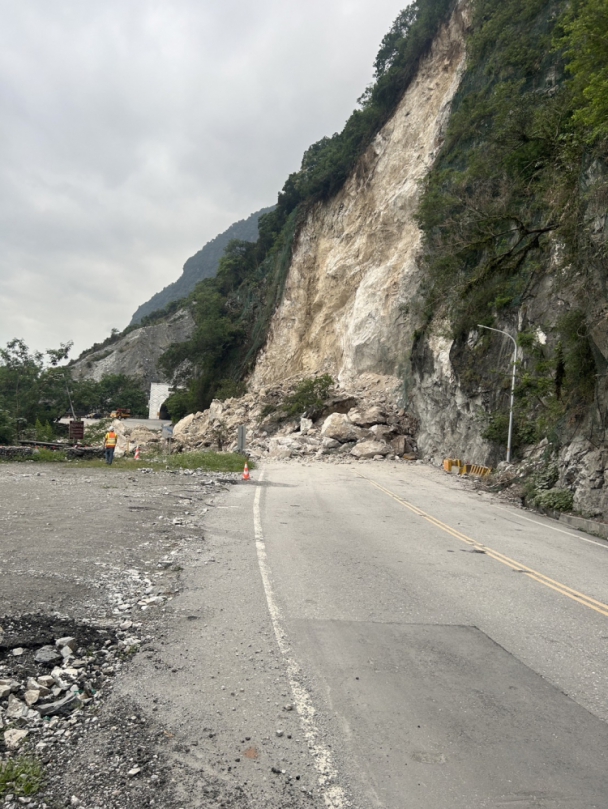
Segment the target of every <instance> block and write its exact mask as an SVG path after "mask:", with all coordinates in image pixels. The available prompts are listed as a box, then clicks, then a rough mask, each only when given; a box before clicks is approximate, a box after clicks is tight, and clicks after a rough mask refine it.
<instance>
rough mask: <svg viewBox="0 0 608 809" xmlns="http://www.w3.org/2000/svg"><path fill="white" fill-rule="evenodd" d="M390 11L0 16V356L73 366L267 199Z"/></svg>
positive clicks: (27, 6)
mask: <svg viewBox="0 0 608 809" xmlns="http://www.w3.org/2000/svg"><path fill="white" fill-rule="evenodd" d="M403 5H405V0H374V2H371V1H370V0H307V1H306V2H303V0H258V2H256V3H252V2H245V0H222V2H219V0H172V1H171V2H167V1H166V0H104V2H103V3H83V2H82V0H27V1H26V2H20V3H15V2H14V0H0V121H1V124H0V154H1V158H0V313H1V315H0V344H4V343H5V342H6V341H7V340H8V339H10V338H12V337H15V336H19V337H23V338H24V339H25V340H26V342H28V344H29V345H30V346H31V347H34V348H38V349H41V350H43V349H45V348H50V347H52V346H55V345H58V344H59V342H65V341H67V340H69V339H73V340H75V343H76V346H75V349H76V351H80V350H82V349H83V348H86V347H87V346H88V345H90V344H91V343H93V342H94V341H96V340H100V339H103V338H104V337H105V336H107V334H108V333H109V330H110V328H112V327H114V326H116V327H118V328H122V327H124V326H125V325H126V323H127V322H128V320H129V318H130V316H131V314H132V313H133V311H134V310H135V308H136V307H137V306H138V305H139V304H140V303H142V302H143V301H144V300H147V299H148V298H149V297H150V296H151V295H152V294H153V293H154V292H157V291H158V290H159V289H161V288H162V287H163V286H165V285H166V284H167V283H169V282H171V281H173V280H175V278H177V276H178V275H179V274H180V272H181V266H182V264H183V263H184V261H185V260H186V258H188V256H190V255H192V254H193V253H194V252H196V250H198V249H199V248H200V247H202V245H203V244H204V243H205V242H207V241H208V240H209V239H211V238H213V237H214V236H215V235H216V234H217V233H219V232H220V231H222V230H224V229H225V228H226V227H228V225H230V224H231V223H232V222H233V221H235V220H237V219H241V218H243V217H245V216H247V215H248V214H249V213H251V212H252V211H254V210H256V209H258V208H260V207H262V206H264V205H268V204H270V203H272V202H274V201H275V199H276V195H277V192H278V191H279V189H280V187H281V185H282V183H283V181H284V180H285V178H286V177H287V175H288V174H289V172H291V171H294V170H296V169H297V168H298V166H299V162H300V159H301V156H302V153H303V151H304V149H305V148H307V147H308V146H309V145H310V144H311V143H313V142H314V141H316V140H318V139H319V138H320V137H322V136H323V135H327V134H332V133H333V132H334V131H336V130H338V129H340V128H341V127H342V125H343V123H344V121H345V120H346V118H347V117H348V115H349V114H350V112H351V111H352V109H353V108H354V105H355V102H356V99H357V97H358V96H359V95H360V94H361V92H362V91H363V89H364V88H365V86H366V84H368V83H369V81H370V80H371V75H372V62H373V59H374V56H375V54H376V51H377V48H378V44H379V42H380V40H381V38H382V36H383V35H384V33H385V32H386V31H387V30H388V27H389V25H390V23H391V22H392V20H393V19H394V18H395V16H396V15H397V13H398V12H399V10H400V9H401V8H402V6H403Z"/></svg>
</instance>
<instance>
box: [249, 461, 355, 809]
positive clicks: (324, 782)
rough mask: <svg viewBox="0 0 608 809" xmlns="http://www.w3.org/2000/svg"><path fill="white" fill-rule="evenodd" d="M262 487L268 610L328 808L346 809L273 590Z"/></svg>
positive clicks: (257, 523) (259, 537)
mask: <svg viewBox="0 0 608 809" xmlns="http://www.w3.org/2000/svg"><path fill="white" fill-rule="evenodd" d="M263 477H264V472H262V473H261V474H260V476H259V478H258V481H259V482H260V483H261V482H262V480H263ZM261 494H262V487H261V486H258V488H257V489H256V492H255V497H254V500H253V529H254V534H255V547H256V551H257V556H258V566H259V568H260V574H261V576H262V583H263V585H264V592H265V593H266V602H267V604H268V612H269V613H270V619H271V621H272V626H273V629H274V634H275V636H276V639H277V644H278V647H279V649H280V651H281V654H282V655H283V658H284V660H285V664H286V668H287V677H288V679H289V685H290V687H291V691H292V694H293V699H294V705H295V708H296V711H297V712H298V715H299V717H300V723H301V725H302V729H303V731H304V736H305V738H306V741H307V743H308V749H309V750H310V753H311V755H312V757H313V760H314V764H315V768H316V770H317V772H318V774H319V776H318V783H319V787H320V789H321V793H322V795H323V799H324V801H325V805H326V806H327V807H328V809H345V807H348V806H350V802H349V801H348V800H347V798H346V795H345V793H344V790H343V789H342V787H340V786H338V784H337V783H336V780H337V777H338V771H337V769H336V766H335V764H334V760H333V755H332V753H331V751H330V750H329V749H328V748H327V747H325V745H324V744H323V743H322V741H320V734H319V729H318V728H317V726H316V723H315V713H316V711H315V708H314V705H313V703H312V698H311V696H310V694H309V693H308V691H307V689H306V687H305V686H304V684H303V683H302V672H301V669H300V666H299V665H298V663H297V661H296V659H295V658H294V656H293V655H292V653H291V647H290V645H289V640H288V638H287V634H286V632H285V630H284V629H283V618H282V615H281V611H280V609H279V607H278V605H277V602H276V600H275V597H274V592H273V589H272V582H271V576H270V568H269V565H268V558H267V556H266V545H265V542H264V534H263V532H262V519H261V516H260V497H261Z"/></svg>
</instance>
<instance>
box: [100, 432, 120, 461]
mask: <svg viewBox="0 0 608 809" xmlns="http://www.w3.org/2000/svg"><path fill="white" fill-rule="evenodd" d="M117 441H118V436H117V435H116V433H115V432H114V429H113V428H112V427H110V429H109V430H108V432H107V433H106V436H105V438H104V440H103V447H104V450H105V455H106V463H107V464H110V465H111V464H112V461H113V460H114V450H115V449H116V442H117Z"/></svg>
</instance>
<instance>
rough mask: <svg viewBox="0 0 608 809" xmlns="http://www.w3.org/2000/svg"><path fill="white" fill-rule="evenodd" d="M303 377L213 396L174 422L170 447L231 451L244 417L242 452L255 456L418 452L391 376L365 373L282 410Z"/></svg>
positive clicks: (343, 457) (412, 424)
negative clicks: (320, 397) (300, 408)
mask: <svg viewBox="0 0 608 809" xmlns="http://www.w3.org/2000/svg"><path fill="white" fill-rule="evenodd" d="M306 381H307V380H302V379H292V380H289V381H287V382H284V383H282V384H279V385H274V386H270V387H267V388H262V389H259V390H257V391H254V392H251V393H247V394H245V396H242V397H240V398H234V399H226V400H224V401H219V400H214V401H213V402H212V403H211V406H210V407H209V409H208V410H205V411H203V412H201V413H194V414H190V415H188V416H186V417H185V418H184V419H182V420H181V421H179V422H178V423H177V424H176V425H175V428H174V431H173V438H174V441H175V446H176V449H177V450H178V451H192V450H201V449H212V450H220V451H221V450H224V449H226V450H229V451H234V450H236V449H237V432H238V427H239V426H240V425H244V426H245V427H246V434H247V453H248V454H249V455H250V456H251V457H253V458H255V459H256V460H260V459H264V458H274V459H278V460H285V459H288V458H302V457H308V458H315V459H319V460H322V461H329V460H331V461H335V462H340V461H342V462H344V461H347V460H348V461H352V460H353V459H356V460H359V459H370V458H376V459H381V458H389V459H394V458H405V459H406V460H415V459H416V458H417V457H418V454H417V446H416V438H415V434H416V429H417V422H416V419H415V418H413V417H412V416H411V415H410V414H408V413H406V411H405V410H404V409H403V408H402V407H400V406H399V404H398V393H397V390H396V389H395V386H394V380H393V378H392V377H379V376H376V375H371V374H369V375H366V376H364V377H362V378H361V379H360V381H359V384H358V385H357V387H354V386H353V387H349V388H342V387H339V386H336V387H335V388H334V389H332V390H331V391H328V394H327V398H326V400H325V401H324V402H323V403H322V404H316V405H315V407H313V408H310V409H308V410H304V412H302V413H301V415H299V417H297V418H296V417H293V416H292V417H291V418H286V417H285V408H284V407H283V403H284V402H288V403H289V404H291V402H293V401H294V398H295V396H296V392H297V390H298V389H299V388H300V389H301V388H302V386H303V383H305V382H306ZM309 416H310V417H309Z"/></svg>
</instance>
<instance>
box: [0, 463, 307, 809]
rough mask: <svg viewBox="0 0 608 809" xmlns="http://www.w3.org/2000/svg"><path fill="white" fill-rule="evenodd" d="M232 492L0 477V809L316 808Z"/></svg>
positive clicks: (136, 480)
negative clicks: (28, 771) (23, 781)
mask: <svg viewBox="0 0 608 809" xmlns="http://www.w3.org/2000/svg"><path fill="white" fill-rule="evenodd" d="M236 478H237V476H235V475H230V474H201V473H191V472H189V471H188V470H184V471H181V472H176V473H170V472H156V471H154V472H146V471H141V470H140V471H134V472H132V473H131V472H126V471H121V470H118V469H114V468H110V469H86V468H74V467H68V466H61V465H48V466H47V465H43V464H29V463H25V464H24V463H14V464H2V465H0V615H2V616H3V617H2V618H0V627H1V630H0V695H1V694H3V698H1V699H0V753H1V755H2V759H1V761H2V762H3V764H2V765H0V766H4V767H6V762H7V761H12V762H17V763H20V762H24V761H26V759H28V758H29V759H30V760H34V761H35V762H36V763H37V765H40V773H39V774H40V777H41V783H42V786H41V788H40V790H39V791H38V792H36V793H35V794H31V795H27V794H24V790H23V789H20V788H19V784H18V783H17V786H16V788H15V785H14V784H13V783H11V784H9V785H8V786H7V787H5V788H4V792H3V793H2V791H0V805H1V806H4V807H5V809H13V807H14V808H15V809H16V807H17V806H22V805H27V806H30V807H32V809H58V807H64V806H82V807H87V808H88V809H94V807H99V808H100V809H126V808H127V807H129V808H131V807H133V809H140V807H148V806H162V807H167V809H179V807H184V809H185V807H194V806H201V805H204V806H209V807H216V806H217V807H220V806H221V807H249V806H251V807H254V806H255V807H257V806H269V807H277V809H279V807H285V806H292V807H300V806H317V805H318V803H319V797H318V795H317V793H316V776H315V773H314V768H313V766H312V762H311V759H310V756H309V755H308V752H307V747H306V744H305V742H304V740H303V739H302V738H301V733H300V732H299V727H298V722H297V718H296V714H295V712H293V711H292V710H291V706H290V692H289V687H288V683H287V679H286V675H285V672H284V669H283V665H282V663H281V661H280V659H279V654H278V650H277V648H276V642H275V639H274V636H273V632H272V625H271V623H270V619H269V616H268V612H267V608H266V603H265V599H264V593H263V588H262V584H261V581H260V576H259V571H258V569H257V562H256V555H255V546H254V543H253V541H252V531H251V526H250V520H249V519H245V520H241V519H239V520H235V519H234V516H235V514H236V512H235V511H234V509H235V508H236V509H239V508H241V507H242V506H243V503H244V500H243V498H245V499H247V497H248V496H249V495H247V494H246V493H245V492H244V491H243V490H242V487H235V486H233V485H232V483H233V482H235V480H236ZM239 489H241V496H239V495H238V492H239ZM65 638H72V641H71V647H73V648H72V649H71V650H70V649H69V648H68V647H65V646H63V647H62V646H61V643H62V642H63V641H65ZM61 639H63V641H62V640H61ZM58 640H59V643H58V642H57V641H58ZM43 648H44V649H47V650H49V649H50V650H51V652H52V651H53V650H54V652H55V657H53V655H52V654H50V659H48V660H44V661H42V662H41V659H38V657H40V655H41V652H40V650H41V649H43ZM47 655H48V652H47ZM37 656H38V657H37ZM42 657H44V655H42ZM3 682H4V683H6V685H5V686H4V691H2V690H1V689H2V683H3ZM45 683H46V687H45V685H44V684H45ZM36 691H37V693H38V696H36V697H33V696H32V694H35V693H36ZM9 692H10V693H9ZM48 692H50V693H48ZM32 699H34V702H31V700H32ZM30 703H31V704H30ZM61 703H64V705H63V706H62V705H61ZM57 705H59V707H57ZM48 706H51V707H50V708H49V707H48ZM7 731H8V732H9V735H8V736H7ZM9 742H10V743H9ZM15 742H16V743H15ZM0 775H1V771H0ZM0 790H2V781H1V778H0Z"/></svg>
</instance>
